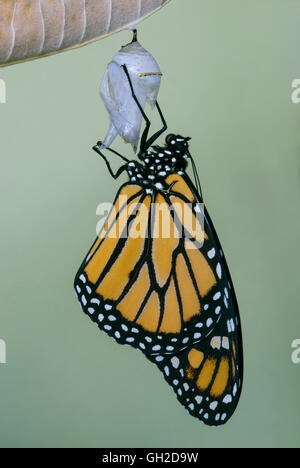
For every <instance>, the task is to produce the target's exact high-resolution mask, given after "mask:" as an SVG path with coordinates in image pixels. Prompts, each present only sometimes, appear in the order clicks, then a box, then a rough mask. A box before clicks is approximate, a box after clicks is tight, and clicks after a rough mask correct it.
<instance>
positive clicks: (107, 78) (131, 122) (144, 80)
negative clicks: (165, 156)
mask: <svg viewBox="0 0 300 468" xmlns="http://www.w3.org/2000/svg"><path fill="white" fill-rule="evenodd" d="M123 65H126V67H127V70H128V72H129V75H130V79H131V82H132V85H133V89H134V93H135V95H136V97H137V99H138V101H139V103H140V105H141V107H142V108H143V109H144V107H145V105H146V102H148V103H149V104H150V106H151V107H152V109H153V108H154V107H155V103H156V100H157V96H158V93H159V88H160V83H161V76H162V73H161V71H160V68H159V65H158V63H157V62H156V60H155V59H154V58H153V56H152V55H151V54H150V53H149V52H148V51H147V50H145V49H144V48H143V47H142V46H141V45H140V44H139V43H138V42H137V41H134V42H132V43H131V44H128V45H127V46H125V47H123V48H122V49H121V50H120V51H119V52H118V53H117V54H116V55H115V56H114V58H113V59H112V61H111V62H110V63H109V65H108V67H107V70H106V72H105V75H104V78H103V81H102V83H101V87H100V95H101V97H102V99H103V102H104V104H105V107H106V109H107V111H108V113H109V117H110V126H109V130H108V133H107V135H106V138H105V140H104V142H103V144H102V148H108V147H109V146H110V145H111V144H112V142H113V141H114V139H115V138H116V136H117V135H120V137H121V138H123V140H124V141H125V142H126V143H131V144H132V147H133V150H134V152H136V150H137V147H138V142H139V138H140V132H141V126H142V120H143V116H142V113H141V111H140V109H139V108H138V106H137V104H136V102H135V100H134V99H133V97H132V92H131V89H130V85H129V81H128V78H127V76H126V73H125V71H124V68H123Z"/></svg>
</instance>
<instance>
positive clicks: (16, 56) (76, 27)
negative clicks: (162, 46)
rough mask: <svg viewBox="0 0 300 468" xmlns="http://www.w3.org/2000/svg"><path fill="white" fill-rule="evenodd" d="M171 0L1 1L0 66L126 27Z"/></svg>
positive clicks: (93, 39) (100, 36)
mask: <svg viewBox="0 0 300 468" xmlns="http://www.w3.org/2000/svg"><path fill="white" fill-rule="evenodd" d="M169 1H170V0H75V1H72V0H0V67H1V66H5V65H9V64H12V63H17V62H23V61H24V60H30V59H33V58H38V57H43V56H46V55H52V54H55V53H57V52H60V51H63V50H68V49H72V48H74V47H80V46H82V45H85V44H89V43H90V42H93V41H96V40H97V39H101V38H103V37H106V36H109V35H110V34H113V33H115V32H117V31H121V30H122V29H126V28H130V27H132V26H134V25H136V24H138V23H139V22H141V21H143V20H144V19H145V18H147V17H148V16H150V15H151V14H152V13H154V12H155V11H157V10H159V9H160V8H161V7H163V6H164V5H165V4H166V3H168V2H169Z"/></svg>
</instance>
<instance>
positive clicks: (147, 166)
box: [127, 134, 189, 190]
mask: <svg viewBox="0 0 300 468" xmlns="http://www.w3.org/2000/svg"><path fill="white" fill-rule="evenodd" d="M187 141H189V138H184V137H181V136H179V135H177V136H175V135H173V134H171V135H168V136H167V138H166V144H165V146H153V149H152V151H141V152H140V153H139V156H138V157H139V159H140V160H141V161H142V162H143V164H141V163H140V162H138V161H130V162H129V163H128V166H127V172H128V175H129V179H130V181H131V182H138V183H139V184H141V185H144V186H146V187H153V188H154V187H156V188H157V189H162V190H163V189H167V188H168V186H167V184H166V183H165V178H166V177H167V176H168V175H169V174H174V173H178V174H183V173H184V171H185V169H186V167H187V159H188V157H189V152H188V143H187Z"/></svg>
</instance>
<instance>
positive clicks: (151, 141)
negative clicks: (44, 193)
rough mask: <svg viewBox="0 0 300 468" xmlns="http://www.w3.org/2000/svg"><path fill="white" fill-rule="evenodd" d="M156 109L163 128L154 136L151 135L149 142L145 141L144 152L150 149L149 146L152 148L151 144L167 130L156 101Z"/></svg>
mask: <svg viewBox="0 0 300 468" xmlns="http://www.w3.org/2000/svg"><path fill="white" fill-rule="evenodd" d="M156 107H157V110H158V113H159V116H160V118H161V121H162V123H163V127H162V128H161V129H160V130H159V131H158V132H156V133H155V134H154V135H152V137H151V138H149V140H147V141H146V142H145V148H144V151H147V150H148V149H149V148H150V146H152V145H153V143H154V142H155V141H156V140H157V139H158V138H159V137H160V135H162V134H163V133H164V132H165V131H166V130H167V129H168V125H167V123H166V121H165V118H164V116H163V113H162V110H161V108H160V106H159V104H158V102H157V101H156ZM147 137H148V135H147Z"/></svg>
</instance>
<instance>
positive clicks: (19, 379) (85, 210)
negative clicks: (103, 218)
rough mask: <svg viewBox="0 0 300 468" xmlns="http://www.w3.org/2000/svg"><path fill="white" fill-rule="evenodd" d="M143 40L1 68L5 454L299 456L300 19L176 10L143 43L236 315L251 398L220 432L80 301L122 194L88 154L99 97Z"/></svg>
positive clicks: (242, 10) (206, 3)
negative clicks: (110, 66) (201, 200)
mask: <svg viewBox="0 0 300 468" xmlns="http://www.w3.org/2000/svg"><path fill="white" fill-rule="evenodd" d="M130 39H131V35H130V33H129V32H128V31H125V32H122V33H119V34H117V35H115V36H112V37H110V38H107V39H105V40H103V41H100V42H97V43H94V44H92V45H89V46H88V47H85V48H82V49H78V50H74V51H71V52H67V53H63V54H61V55H56V56H54V57H50V58H44V59H41V60H38V61H34V62H29V63H25V64H21V65H17V66H13V67H8V68H5V69H0V78H2V79H5V81H6V84H7V104H5V105H2V104H1V105H0V119H1V127H0V128H1V129H0V132H1V139H0V152H1V154H0V158H1V159H0V165H1V166H0V167H1V169H0V174H1V175H0V178H1V183H0V197H1V207H0V209H1V243H0V249H1V253H0V258H1V262H0V278H1V282H0V301H1V302H0V304H1V321H0V338H2V339H5V341H6V344H7V361H8V362H7V364H6V365H0V421H1V423H0V446H3V447H48V446H50V447H149V448H152V447H193V448H194V447H223V446H225V447H247V446H250V447H254V446H268V447H269V446H271V447H275V446H280V447H287V446H299V439H300V435H299V410H300V401H299V390H300V365H298V366H297V365H295V364H293V363H292V361H291V352H292V349H291V343H292V341H293V340H294V339H296V338H300V315H299V290H300V281H299V276H300V275H299V260H300V254H299V234H300V216H299V208H300V201H299V185H300V131H299V129H300V104H299V105H295V104H293V103H292V101H291V92H292V88H291V83H292V81H293V80H294V79H297V78H300V59H299V43H300V3H299V1H298V0H280V1H279V0H243V1H241V0H227V1H220V0H188V1H183V0H173V1H172V2H171V3H170V4H169V5H168V6H167V7H165V8H164V9H163V10H161V11H160V12H159V13H157V14H156V15H154V16H153V17H151V18H150V19H148V20H147V21H146V22H145V23H143V24H142V26H141V27H140V42H141V43H142V45H143V46H144V47H146V48H147V49H148V50H149V51H150V52H151V53H152V54H153V55H154V57H155V58H156V59H157V61H158V62H159V64H160V65H161V68H162V70H163V72H164V78H163V83H162V88H161V93H160V104H161V106H162V108H163V109H164V112H165V114H166V117H167V120H168V124H169V129H170V130H171V131H173V132H178V133H181V134H183V135H189V136H192V137H193V139H192V141H191V151H192V154H193V155H194V157H195V158H196V163H197V166H198V170H199V175H200V179H201V183H202V188H203V191H204V196H205V202H206V204H207V206H208V209H209V210H210V214H211V216H212V218H213V220H214V223H215V226H216V229H217V231H218V233H219V236H220V238H221V241H222V244H223V248H224V250H225V253H226V256H227V259H228V263H229V265H230V269H231V272H232V276H233V280H234V283H235V287H236V292H237V296H238V300H239V305H240V312H241V318H242V324H243V333H244V346H245V382H244V390H243V394H242V398H241V400H240V404H239V406H238V409H237V411H236V413H235V415H234V416H233V418H232V419H231V421H229V423H228V424H227V425H226V426H224V427H222V428H209V427H206V426H204V425H203V424H201V423H199V422H198V421H197V420H196V419H194V418H192V417H191V416H190V415H189V414H188V413H187V412H186V411H185V410H184V409H183V408H182V407H181V406H180V405H179V404H178V402H177V400H176V398H175V395H174V394H173V392H172V390H171V388H169V386H168V385H167V384H166V383H165V381H164V379H163V377H162V375H160V373H159V372H158V370H157V369H156V368H155V367H154V366H153V365H152V364H150V363H149V362H148V361H147V360H146V359H145V358H144V357H143V355H142V354H141V353H138V352H136V351H135V350H133V349H130V348H127V347H126V348H125V347H121V346H119V345H117V344H116V343H115V342H114V341H113V340H111V339H110V338H109V337H107V336H106V335H105V334H104V333H100V332H99V331H98V329H97V328H96V326H94V325H92V322H90V321H89V320H88V319H87V318H86V317H85V316H84V315H83V314H82V312H81V310H80V307H79V304H78V303H77V300H76V298H75V294H74V293H73V286H72V284H73V277H74V275H75V272H76V271H77V268H78V267H79V265H80V263H81V261H82V259H83V256H84V255H85V254H86V252H87V250H88V249H89V247H90V245H91V243H92V242H93V240H94V238H95V228H96V223H97V221H98V218H97V216H96V207H97V205H98V204H99V203H100V202H103V201H112V200H113V198H114V195H115V193H116V190H117V188H118V186H119V184H120V182H121V181H117V182H115V181H113V180H112V179H111V178H110V177H109V175H108V173H107V170H106V168H105V165H104V164H103V163H102V162H101V160H100V159H98V158H97V156H96V154H95V153H94V152H92V151H91V149H90V148H91V146H92V145H93V144H94V143H95V142H96V141H97V139H99V138H103V137H104V135H105V133H106V130H107V127H108V118H107V114H106V111H105V109H104V107H103V105H102V102H101V101H100V99H99V96H98V85H99V84H100V81H101V79H102V76H103V74H104V71H105V68H106V65H107V63H108V62H109V61H110V60H111V58H112V56H113V55H114V54H115V53H116V52H117V50H118V49H119V48H120V46H121V45H122V44H126V43H127V42H129V40H130ZM149 113H150V115H151V112H150V111H149ZM154 122H155V125H156V124H157V125H158V121H157V119H154ZM114 147H115V148H116V149H121V151H122V152H123V153H124V154H127V155H128V154H130V147H129V145H128V146H125V145H124V144H122V143H121V142H120V141H119V142H117V143H116V144H115V145H114ZM116 167H117V166H116ZM122 180H125V179H122Z"/></svg>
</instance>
